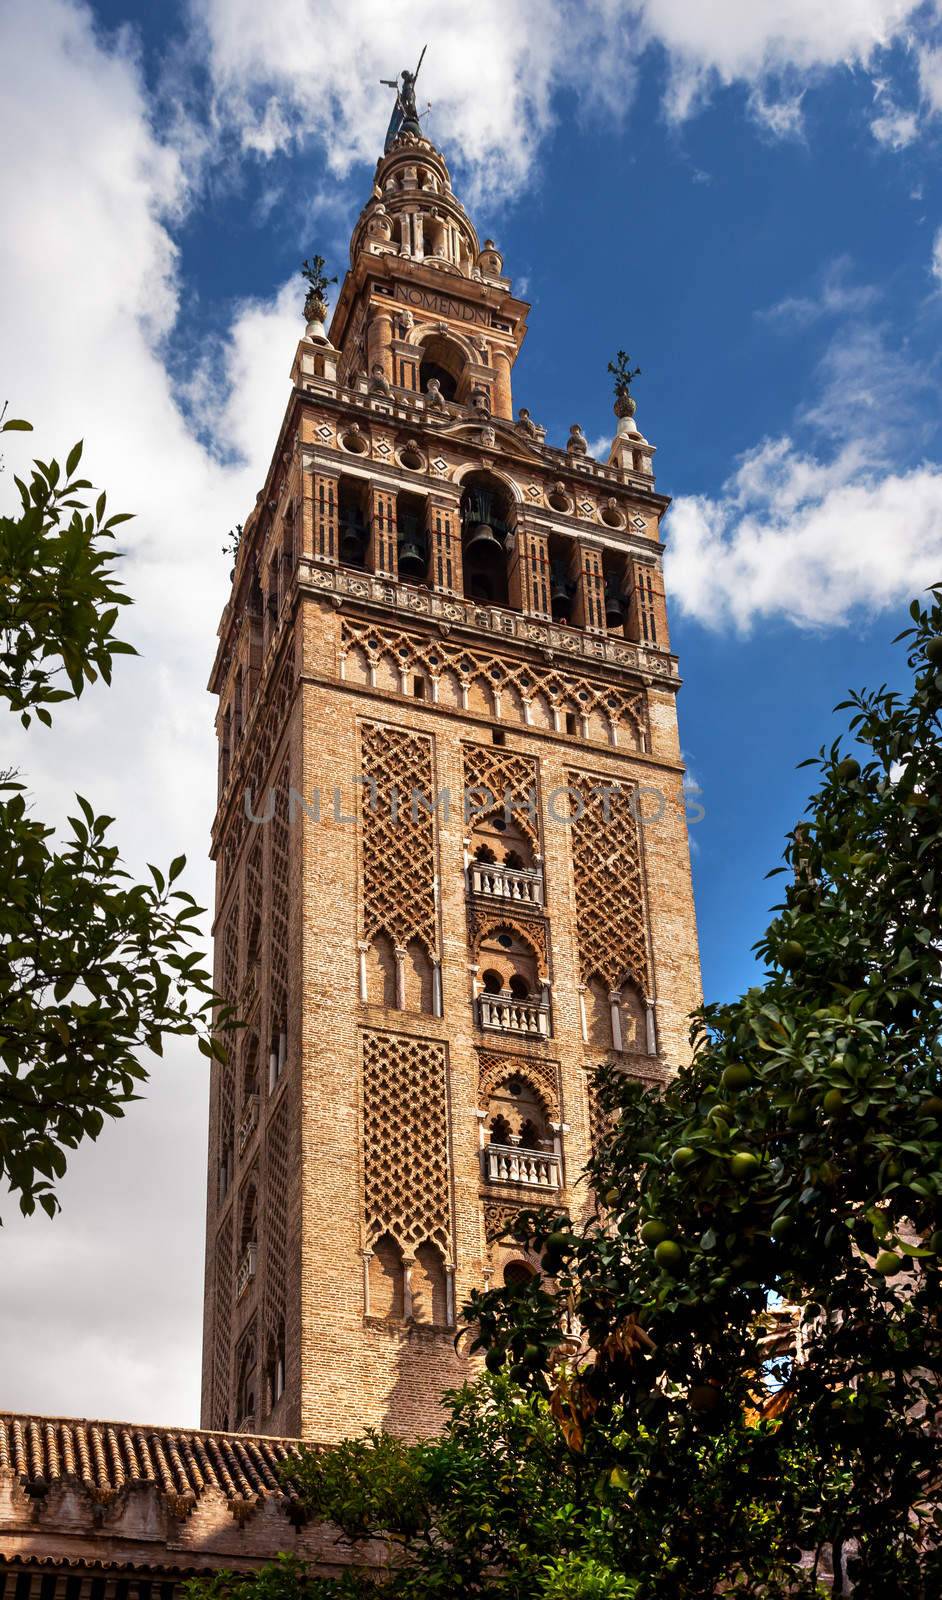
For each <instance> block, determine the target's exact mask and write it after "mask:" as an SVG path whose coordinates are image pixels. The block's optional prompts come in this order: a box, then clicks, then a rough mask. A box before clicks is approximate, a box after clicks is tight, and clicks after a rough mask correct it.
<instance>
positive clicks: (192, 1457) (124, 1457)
mask: <svg viewBox="0 0 942 1600" xmlns="http://www.w3.org/2000/svg"><path fill="white" fill-rule="evenodd" d="M297 1443H298V1441H297V1440H294V1439H270V1438H266V1437H249V1436H248V1435H246V1434H241V1433H208V1432H204V1431H203V1430H201V1429H198V1428H146V1427H141V1426H139V1425H137V1424H134V1423H126V1422H91V1421H88V1420H86V1419H85V1418H73V1417H31V1416H18V1415H14V1414H12V1413H11V1412H0V1469H2V1468H4V1467H5V1468H7V1469H8V1470H11V1471H13V1472H14V1473H16V1475H17V1476H18V1477H19V1478H21V1479H22V1480H23V1481H24V1482H25V1483H31V1484H36V1485H40V1484H43V1485H45V1486H48V1487H51V1486H52V1485H53V1484H54V1483H57V1482H61V1481H64V1480H67V1479H68V1480H72V1481H78V1482H80V1483H83V1484H84V1485H85V1486H86V1488H88V1489H89V1490H91V1491H92V1493H93V1494H95V1495H99V1496H101V1497H102V1498H111V1497H112V1496H114V1495H116V1494H118V1493H119V1491H120V1490H121V1489H123V1488H124V1487H125V1485H127V1484H129V1483H153V1484H156V1486H157V1487H158V1488H159V1489H160V1490H162V1492H163V1493H164V1494H172V1495H185V1496H188V1497H194V1496H195V1497H198V1496H199V1495H200V1494H201V1493H202V1491H203V1490H204V1489H205V1488H207V1487H208V1486H210V1485H212V1486H217V1487H218V1488H220V1489H221V1490H222V1491H223V1493H224V1494H225V1495H226V1496H227V1498H228V1499H230V1500H255V1499H258V1498H259V1497H260V1496H263V1495H270V1494H278V1493H280V1491H281V1483H280V1479H279V1477H278V1471H277V1468H278V1464H279V1462H281V1461H284V1460H285V1459H286V1457H287V1456H289V1455H290V1454H291V1452H292V1450H294V1449H295V1448H296V1447H297Z"/></svg>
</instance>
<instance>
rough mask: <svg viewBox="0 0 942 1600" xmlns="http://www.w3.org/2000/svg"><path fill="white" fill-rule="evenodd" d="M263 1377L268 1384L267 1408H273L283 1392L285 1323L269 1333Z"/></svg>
mask: <svg viewBox="0 0 942 1600" xmlns="http://www.w3.org/2000/svg"><path fill="white" fill-rule="evenodd" d="M265 1378H266V1382H267V1385H268V1409H269V1411H271V1410H273V1409H274V1407H275V1406H276V1405H277V1404H278V1401H279V1400H280V1399H281V1397H282V1395H283V1394H284V1392H285V1324H284V1318H282V1319H281V1321H280V1322H279V1323H278V1328H277V1330H276V1332H275V1333H274V1334H271V1335H269V1339H268V1351H267V1359H266V1362H265Z"/></svg>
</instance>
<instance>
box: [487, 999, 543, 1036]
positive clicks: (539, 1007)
mask: <svg viewBox="0 0 942 1600" xmlns="http://www.w3.org/2000/svg"><path fill="white" fill-rule="evenodd" d="M478 1016H479V1017H480V1021H481V1027H482V1028H487V1029H489V1030H492V1031H494V1032H496V1033H512V1034H517V1035H520V1036H522V1037H523V1038H527V1039H547V1038H549V1031H550V1026H549V1006H546V1005H544V1004H543V1003H542V1001H539V1000H515V999H514V997H513V995H509V994H481V995H478Z"/></svg>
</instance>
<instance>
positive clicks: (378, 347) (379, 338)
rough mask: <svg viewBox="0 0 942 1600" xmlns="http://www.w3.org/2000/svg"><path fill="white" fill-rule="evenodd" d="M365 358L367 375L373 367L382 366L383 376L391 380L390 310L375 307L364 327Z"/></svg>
mask: <svg viewBox="0 0 942 1600" xmlns="http://www.w3.org/2000/svg"><path fill="white" fill-rule="evenodd" d="M366 359H367V365H368V367H369V375H370V377H372V376H373V368H374V367H382V369H383V377H384V378H385V379H386V381H387V382H388V383H392V382H393V357H392V312H391V311H386V310H383V309H381V308H380V307H379V306H377V307H375V308H374V310H373V312H372V314H371V316H370V320H369V323H368V324H367V329H366Z"/></svg>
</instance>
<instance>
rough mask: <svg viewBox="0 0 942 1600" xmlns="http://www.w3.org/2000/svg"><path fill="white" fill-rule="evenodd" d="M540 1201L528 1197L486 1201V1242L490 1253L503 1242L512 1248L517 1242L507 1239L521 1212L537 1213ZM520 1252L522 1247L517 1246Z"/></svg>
mask: <svg viewBox="0 0 942 1600" xmlns="http://www.w3.org/2000/svg"><path fill="white" fill-rule="evenodd" d="M537 1206H538V1201H536V1200H535V1199H532V1198H530V1197H529V1196H528V1197H527V1199H526V1200H517V1201H515V1200H485V1201H484V1241H485V1244H486V1245H487V1248H488V1252H489V1253H490V1252H491V1251H492V1250H493V1248H494V1245H495V1244H498V1243H499V1242H500V1241H501V1240H503V1241H504V1242H505V1243H506V1244H508V1245H510V1246H511V1247H513V1246H514V1244H515V1242H516V1241H515V1240H512V1239H505V1238H504V1236H505V1235H506V1234H508V1233H509V1231H510V1229H511V1228H512V1227H513V1225H514V1222H515V1221H516V1219H517V1217H518V1216H519V1214H520V1212H521V1211H535V1210H536V1209H537ZM516 1248H517V1249H518V1250H520V1249H522V1248H523V1246H522V1245H517V1246H516Z"/></svg>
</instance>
